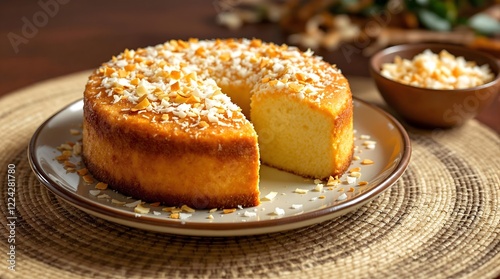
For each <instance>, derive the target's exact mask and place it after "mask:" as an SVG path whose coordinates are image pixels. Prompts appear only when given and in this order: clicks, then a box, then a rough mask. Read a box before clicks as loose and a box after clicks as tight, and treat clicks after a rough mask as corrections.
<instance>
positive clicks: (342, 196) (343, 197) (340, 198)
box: [337, 193, 347, 201]
mask: <svg viewBox="0 0 500 279" xmlns="http://www.w3.org/2000/svg"><path fill="white" fill-rule="evenodd" d="M345 199H347V195H346V193H342V195H340V196H339V197H338V198H337V200H338V201H343V200H345Z"/></svg>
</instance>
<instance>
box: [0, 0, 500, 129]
mask: <svg viewBox="0 0 500 279" xmlns="http://www.w3.org/2000/svg"><path fill="white" fill-rule="evenodd" d="M236 2H237V1H234V0H186V1H165V0H148V1H141V2H140V1H132V0H122V1H118V0H112V1H97V0H90V1H71V0H40V1H16V0H2V1H1V2H0V22H1V24H0V38H1V39H0V96H2V95H5V94H8V93H9V92H11V91H14V90H16V89H20V88H22V87H25V86H29V85H31V84H34V83H36V82H39V81H43V80H46V79H50V78H54V77H58V76H62V75H66V74H70V73H74V72H78V71H82V70H88V69H93V68H96V67H98V66H99V65H100V64H101V63H102V62H104V61H107V60H109V59H110V58H111V56H112V55H115V54H118V53H120V52H121V51H123V49H125V48H129V49H133V48H137V47H144V46H148V45H155V44H159V43H162V42H164V41H167V40H169V39H188V38H192V37H193V38H200V39H204V38H206V39H208V38H227V37H248V38H253V37H256V38H260V39H262V40H264V41H271V42H275V43H284V42H286V35H285V34H284V32H283V30H282V29H280V28H279V27H278V26H277V25H275V24H266V23H262V24H252V25H246V26H244V27H242V28H240V29H238V30H229V29H227V28H225V27H222V26H219V25H218V24H217V23H216V21H215V17H216V14H217V12H219V11H220V10H221V8H222V7H224V8H230V7H231V4H232V3H236ZM358 50H359V49H358ZM318 54H319V55H321V56H324V57H325V60H327V61H329V62H331V63H334V64H337V66H338V67H339V68H340V69H342V71H343V73H345V74H346V75H358V76H368V75H369V72H368V59H369V58H368V57H364V56H363V55H361V54H360V53H358V52H356V51H354V52H353V53H352V54H351V55H345V54H343V53H342V52H340V51H334V52H326V51H320V52H318ZM477 119H478V120H479V121H481V122H482V123H484V124H486V125H488V126H489V127H491V128H493V129H494V130H495V131H497V132H498V133H500V95H498V96H497V98H496V99H495V101H494V102H493V104H492V105H491V106H489V107H488V108H487V109H486V110H485V111H484V112H483V113H481V114H480V115H479V116H478V117H477Z"/></svg>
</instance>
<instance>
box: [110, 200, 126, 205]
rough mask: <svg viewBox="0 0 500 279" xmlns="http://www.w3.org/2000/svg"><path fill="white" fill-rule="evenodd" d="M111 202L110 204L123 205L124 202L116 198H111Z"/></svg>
mask: <svg viewBox="0 0 500 279" xmlns="http://www.w3.org/2000/svg"><path fill="white" fill-rule="evenodd" d="M111 203H112V204H117V205H124V204H125V203H126V202H124V201H119V200H116V199H111Z"/></svg>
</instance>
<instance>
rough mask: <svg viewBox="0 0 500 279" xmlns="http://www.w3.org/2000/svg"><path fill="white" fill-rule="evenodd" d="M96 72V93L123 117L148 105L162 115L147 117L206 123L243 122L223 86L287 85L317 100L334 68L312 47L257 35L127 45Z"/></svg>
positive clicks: (267, 88)
mask: <svg viewBox="0 0 500 279" xmlns="http://www.w3.org/2000/svg"><path fill="white" fill-rule="evenodd" d="M96 75H97V76H98V88H97V89H98V90H97V91H96V92H99V95H100V96H101V97H105V96H107V97H108V98H109V104H114V103H117V102H120V103H121V104H122V105H124V106H125V109H123V110H121V112H122V113H123V114H124V118H125V119H128V115H133V114H138V113H143V112H146V111H147V112H149V113H153V114H158V115H159V116H160V117H158V118H156V117H151V116H148V117H147V119H149V120H150V121H153V122H156V121H157V120H158V123H165V122H169V123H174V122H175V123H177V124H179V125H181V126H182V128H183V129H191V128H196V129H205V128H207V127H208V126H209V125H223V126H227V125H237V124H238V123H241V122H244V121H246V119H245V118H244V116H243V115H242V114H240V113H237V112H239V111H241V109H240V108H239V107H238V106H236V105H234V104H233V103H232V102H231V100H230V98H229V97H228V96H227V95H225V94H221V93H222V92H221V87H224V86H227V85H230V84H231V83H246V84H248V85H251V86H253V88H252V93H253V94H259V93H263V92H264V93H268V92H275V91H280V90H285V89H286V90H287V91H286V92H288V94H289V95H290V96H292V97H293V96H295V97H298V98H301V99H304V98H308V100H309V101H310V102H313V103H314V102H316V103H319V102H321V100H322V98H324V94H323V92H324V89H325V88H326V86H327V85H329V84H332V83H333V82H334V81H335V80H337V79H338V78H339V76H340V71H339V70H338V69H337V68H336V67H334V66H331V65H330V64H328V63H326V62H324V61H323V60H322V59H321V58H320V57H317V56H314V55H313V53H312V52H311V51H307V52H301V51H299V50H298V49H297V48H295V47H289V46H286V45H282V46H278V45H275V44H272V43H262V42H261V41H260V40H255V39H254V40H248V39H240V40H233V39H229V40H189V41H181V40H171V41H169V42H166V43H164V44H160V45H156V46H150V47H146V48H140V49H137V50H125V51H124V52H123V53H121V54H119V55H118V56H116V57H113V59H111V60H110V61H108V62H107V63H104V64H103V65H102V66H101V67H100V68H99V69H98V70H97V71H96ZM99 81H100V83H99ZM270 89H273V90H270ZM96 96H97V93H96ZM160 119H161V120H160ZM185 122H186V123H189V124H188V125H187V126H186V125H185V124H183V123H185ZM193 123H194V125H193Z"/></svg>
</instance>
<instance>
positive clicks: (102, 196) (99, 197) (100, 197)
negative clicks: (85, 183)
mask: <svg viewBox="0 0 500 279" xmlns="http://www.w3.org/2000/svg"><path fill="white" fill-rule="evenodd" d="M97 198H98V199H109V198H111V197H110V196H108V195H106V194H101V195H99V196H97Z"/></svg>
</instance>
